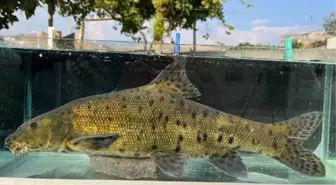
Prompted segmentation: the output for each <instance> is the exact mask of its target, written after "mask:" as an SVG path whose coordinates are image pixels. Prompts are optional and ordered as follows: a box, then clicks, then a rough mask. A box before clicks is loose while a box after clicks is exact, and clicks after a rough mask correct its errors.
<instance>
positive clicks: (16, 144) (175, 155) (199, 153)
mask: <svg viewBox="0 0 336 185" xmlns="http://www.w3.org/2000/svg"><path fill="white" fill-rule="evenodd" d="M185 65H186V61H185V58H183V57H176V58H175V61H174V62H173V63H172V64H170V65H168V66H167V67H166V68H165V69H164V70H163V71H162V72H161V73H160V74H159V75H158V77H156V78H155V79H154V80H153V81H152V82H151V83H149V84H147V85H144V86H140V87H137V88H132V89H125V90H116V91H113V92H110V93H105V94H100V95H95V96H89V97H85V98H81V99H78V100H75V101H73V102H70V103H68V104H65V105H63V106H61V107H59V108H57V109H55V110H53V111H50V112H48V113H45V114H42V115H40V116H37V117H35V118H33V119H31V120H29V121H27V122H26V123H24V124H23V125H22V126H20V128H19V129H18V130H17V131H16V132H14V133H13V134H11V135H10V136H8V137H7V138H6V141H5V143H6V146H7V147H8V148H9V149H10V150H11V151H12V152H13V153H24V152H29V151H61V152H84V153H86V154H88V155H104V156H109V157H127V158H128V157H131V158H151V159H152V160H153V161H154V163H155V164H156V165H157V166H158V167H159V168H160V169H161V170H162V171H164V172H165V173H167V174H170V175H172V176H175V177H181V176H183V173H184V164H185V161H186V160H188V159H190V158H201V159H207V161H208V162H209V163H210V164H211V165H213V166H214V167H216V168H218V169H220V170H222V171H223V172H225V173H227V174H228V175H231V176H233V177H247V176H248V169H247V167H246V165H245V164H244V163H243V161H242V159H241V157H240V155H239V152H238V151H250V152H257V153H262V154H264V155H267V156H270V157H272V158H274V159H275V160H278V161H280V162H281V163H283V164H285V165H286V166H288V167H290V168H292V169H294V170H296V171H297V172H300V173H302V174H305V175H308V176H315V177H322V176H325V167H324V164H323V163H322V162H321V160H320V159H319V158H318V157H317V156H315V155H314V154H313V153H312V152H310V151H308V150H307V149H305V148H303V147H302V143H303V142H304V141H305V140H306V139H307V138H308V137H309V136H310V135H311V134H312V133H313V132H314V131H315V129H316V128H317V127H318V126H319V125H320V123H321V119H322V113H321V112H318V111H314V112H308V113H303V114H301V115H299V116H296V117H294V118H291V119H289V120H286V121H282V122H278V123H273V124H265V123H259V122H256V121H252V120H248V119H244V118H240V117H237V116H234V115H231V114H227V113H225V112H222V111H219V110H216V109H214V108H211V107H209V106H206V105H203V104H201V103H198V102H195V101H192V100H190V99H188V98H192V97H197V96H200V95H201V93H200V92H199V91H198V89H197V88H196V87H195V86H194V85H193V84H192V83H191V81H190V80H189V79H188V77H187V75H186V71H185V67H186V66H185Z"/></svg>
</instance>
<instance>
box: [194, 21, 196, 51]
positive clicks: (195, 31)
mask: <svg viewBox="0 0 336 185" xmlns="http://www.w3.org/2000/svg"><path fill="white" fill-rule="evenodd" d="M193 52H194V54H195V53H196V21H195V23H194V25H193Z"/></svg>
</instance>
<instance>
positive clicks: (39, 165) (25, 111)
mask: <svg viewBox="0 0 336 185" xmlns="http://www.w3.org/2000/svg"><path fill="white" fill-rule="evenodd" d="M220 54H221V53H217V54H216V55H217V56H218V57H217V56H216V57H214V55H213V56H211V55H209V56H205V55H188V54H187V55H186V56H187V57H186V74H187V76H188V78H189V79H190V81H191V83H192V84H193V85H194V86H195V87H196V88H197V89H198V90H199V91H200V92H201V96H199V97H196V98H189V99H190V100H191V101H195V102H198V103H200V104H203V105H206V106H209V107H211V108H213V109H215V110H218V111H222V112H224V113H229V114H232V115H235V116H238V117H241V118H245V119H248V120H253V121H257V122H261V123H265V124H268V125H270V124H272V123H277V122H281V121H286V120H289V119H291V118H293V117H296V116H299V115H300V114H303V113H306V112H311V111H322V112H323V117H322V124H321V125H320V126H318V127H317V128H316V130H315V132H313V133H312V135H311V136H310V137H309V138H308V139H307V140H306V141H305V142H304V143H303V145H304V147H305V148H307V149H308V150H310V151H313V152H314V153H315V154H316V155H317V156H318V157H319V158H320V159H321V160H322V161H323V163H324V165H325V168H326V177H324V178H314V177H308V176H305V175H302V174H300V173H298V172H297V171H295V170H292V169H291V168H289V167H288V166H286V165H284V164H282V163H280V162H279V161H277V160H276V159H274V158H271V157H268V156H266V155H264V154H262V153H258V152H249V151H245V150H242V151H239V152H240V156H241V158H242V161H243V163H244V164H245V165H246V166H247V168H248V177H247V178H236V177H232V176H230V175H227V174H226V173H224V172H222V171H221V170H219V169H218V168H216V167H214V166H213V165H210V163H208V162H207V160H206V159H205V158H204V159H202V158H201V159H189V160H187V162H186V164H185V166H184V173H183V176H182V177H181V178H175V177H172V176H170V175H168V174H167V173H165V172H163V171H162V170H161V169H160V168H158V167H157V166H156V165H155V163H154V162H153V160H151V159H147V158H145V159H141V160H139V159H131V158H113V157H108V156H89V155H86V154H84V153H80V152H68V153H62V152H47V151H41V152H28V153H26V154H24V155H20V156H13V155H12V153H11V152H10V151H9V150H8V148H6V147H4V151H3V152H2V154H1V158H0V176H1V177H21V178H48V179H110V180H113V179H129V180H139V179H141V180H144V179H145V180H157V181H167V180H168V181H207V182H245V183H273V184H274V183H282V184H283V183H315V184H324V183H335V182H336V181H335V176H334V174H335V165H336V163H335V93H336V92H335V70H336V68H335V62H336V61H334V62H321V61H318V62H309V61H306V62H305V61H283V60H266V59H238V58H233V57H220ZM223 55H224V54H223ZM294 55H295V53H294ZM174 58H176V56H173V55H150V54H134V53H133V54H132V53H127V52H92V51H73V50H42V49H32V48H30V49H29V48H17V47H13V46H3V47H1V48H0V76H1V78H0V79H1V83H0V87H1V88H0V89H1V91H0V138H1V141H4V140H5V138H6V137H8V136H9V135H10V134H12V133H14V132H15V131H16V129H17V128H18V127H19V126H20V125H21V124H22V123H23V122H24V121H27V120H30V119H31V118H34V117H36V116H39V115H41V114H44V113H47V112H49V111H52V110H54V109H56V108H58V107H60V106H62V105H65V104H67V103H69V102H71V101H73V100H77V99H79V98H82V97H86V96H91V95H96V94H102V93H108V92H111V91H113V90H116V88H117V89H118V90H120V91H121V90H127V89H130V88H134V87H139V86H142V85H146V84H148V83H150V82H151V81H152V80H154V79H155V78H156V77H157V76H158V75H159V74H160V72H161V71H162V70H163V69H165V67H166V66H167V65H169V64H170V63H171V62H172V61H174ZM211 110H212V109H211ZM236 124H240V123H239V122H238V123H236ZM235 127H237V126H235ZM60 129H61V128H60ZM100 129H105V128H100ZM181 129H183V128H181ZM176 132H178V131H176ZM237 134H238V133H237ZM203 139H204V138H203ZM2 145H3V143H2ZM190 147H192V146H190ZM238 150H239V149H238ZM311 168H313V167H311ZM308 170H309V169H308Z"/></svg>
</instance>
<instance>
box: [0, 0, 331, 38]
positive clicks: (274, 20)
mask: <svg viewBox="0 0 336 185" xmlns="http://www.w3.org/2000/svg"><path fill="white" fill-rule="evenodd" d="M246 1H247V2H249V3H251V4H253V5H254V8H246V7H245V6H244V5H242V4H240V1H238V0H232V1H231V2H228V3H225V4H224V14H225V17H226V19H227V22H228V23H229V24H231V25H233V26H234V27H235V31H233V33H232V34H231V35H226V34H225V29H224V28H223V26H222V25H221V24H220V23H219V22H218V21H214V20H209V21H207V22H200V23H198V29H199V31H198V33H197V37H198V38H199V39H198V44H216V43H217V42H222V43H225V44H227V45H236V44H238V43H239V42H251V43H255V44H256V43H262V44H276V45H278V44H280V35H281V34H286V33H304V32H309V31H313V30H316V29H320V28H322V23H323V17H325V16H327V15H329V14H330V13H331V12H335V7H336V1H335V0H246ZM322 1H323V3H322ZM16 14H17V15H18V17H19V20H20V21H19V22H17V23H15V24H14V25H12V26H11V27H10V29H8V30H1V31H0V35H8V36H10V35H16V34H18V33H32V32H33V31H38V30H44V31H46V30H47V10H46V8H38V9H37V10H36V12H35V16H34V17H32V18H30V19H29V20H26V19H25V17H24V16H23V14H22V13H20V12H17V13H16ZM114 24H115V23H114V22H113V21H104V22H88V23H87V24H86V28H85V38H86V39H92V40H130V38H128V37H126V36H124V35H121V34H120V32H119V30H117V31H114V30H112V26H113V25H114ZM147 24H150V23H147ZM54 25H55V28H56V29H57V30H61V31H62V32H63V33H64V35H65V34H68V33H70V32H71V31H73V30H74V29H73V28H74V22H73V20H72V18H71V17H68V18H63V17H61V16H59V15H56V16H55V18H54ZM178 31H179V32H181V35H182V37H181V43H184V44H191V43H192V34H191V31H190V30H178ZM207 32H208V33H209V34H210V39H209V40H205V39H203V38H202V35H204V34H205V33H207ZM172 35H174V33H173V34H172ZM148 37H149V38H150V37H151V35H150V33H148ZM149 40H151V39H149ZM168 40H169V39H168V38H167V41H168Z"/></svg>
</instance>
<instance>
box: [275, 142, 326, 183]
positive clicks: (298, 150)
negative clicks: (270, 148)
mask: <svg viewBox="0 0 336 185" xmlns="http://www.w3.org/2000/svg"><path fill="white" fill-rule="evenodd" d="M273 158H274V159H276V160H278V161H280V162H281V163H283V164H284V165H286V166H288V167H289V168H291V169H293V170H295V171H297V172H300V173H302V174H304V175H307V176H313V177H325V175H326V171H325V166H324V164H323V163H322V161H321V160H320V159H319V158H318V157H317V156H316V155H315V154H314V153H313V152H311V151H309V150H307V149H304V148H303V147H302V141H301V140H299V139H293V138H288V139H287V142H286V145H285V147H284V150H283V151H282V153H281V154H280V155H278V156H273Z"/></svg>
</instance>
